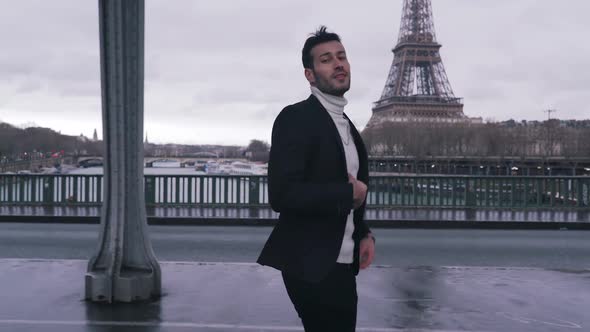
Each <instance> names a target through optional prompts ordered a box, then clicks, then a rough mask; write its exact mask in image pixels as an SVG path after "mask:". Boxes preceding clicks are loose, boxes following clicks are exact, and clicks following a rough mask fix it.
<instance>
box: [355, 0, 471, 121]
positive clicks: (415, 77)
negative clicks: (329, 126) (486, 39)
mask: <svg viewBox="0 0 590 332" xmlns="http://www.w3.org/2000/svg"><path fill="white" fill-rule="evenodd" d="M441 46H442V45H441V44H439V43H438V42H437V41H436V35H435V31H434V21H433V16H432V4H431V1H430V0H404V7H403V13H402V21H401V25H400V32H399V38H398V42H397V45H396V46H395V48H394V49H393V50H392V51H393V54H394V59H393V64H392V65H391V69H390V71H389V76H388V77H387V82H386V83H385V88H384V89H383V93H382V95H381V98H380V99H379V101H377V102H375V104H374V107H373V115H372V117H371V120H370V121H369V124H368V125H367V127H373V126H376V125H379V123H382V122H389V121H394V122H398V121H445V122H446V121H448V122H455V121H465V120H468V118H467V117H466V116H465V115H464V114H463V102H462V99H461V98H457V97H455V95H454V94H453V90H452V88H451V84H450V83H449V80H448V78H447V74H446V72H445V68H444V65H443V62H442V59H441V56H440V52H439V51H440V48H441Z"/></svg>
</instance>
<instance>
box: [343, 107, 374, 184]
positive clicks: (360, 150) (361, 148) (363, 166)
mask: <svg viewBox="0 0 590 332" xmlns="http://www.w3.org/2000/svg"><path fill="white" fill-rule="evenodd" d="M344 116H345V117H346V120H348V123H349V125H350V132H351V134H352V137H353V140H354V145H355V146H356V152H357V154H358V156H359V175H362V176H363V178H361V179H360V180H362V181H363V182H366V181H367V180H368V175H367V178H366V179H364V177H365V175H364V174H365V173H367V172H368V167H369V165H368V162H369V161H368V160H367V150H366V148H365V144H364V143H363V138H362V137H361V135H360V134H359V132H358V131H357V130H356V127H355V126H354V124H353V123H352V121H350V119H349V118H348V116H347V115H346V114H344ZM367 174H368V173H367Z"/></svg>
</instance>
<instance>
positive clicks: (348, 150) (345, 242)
mask: <svg viewBox="0 0 590 332" xmlns="http://www.w3.org/2000/svg"><path fill="white" fill-rule="evenodd" d="M311 93H312V94H313V95H314V96H315V97H316V98H317V99H318V100H319V101H320V103H321V104H322V106H324V108H325V109H326V110H327V111H328V114H330V117H332V120H333V121H334V124H335V125H336V128H338V133H339V134H340V139H341V140H342V146H344V154H345V156H346V169H347V171H348V173H350V174H352V175H353V176H354V177H355V178H356V177H357V176H358V170H359V156H358V152H357V150H356V145H355V144H354V139H353V138H352V133H351V132H350V124H349V122H348V120H347V119H346V118H345V117H344V106H346V104H347V103H348V101H347V100H346V98H344V97H337V96H333V95H329V94H326V93H323V92H322V91H320V90H319V89H318V88H316V87H315V86H312V87H311ZM353 212H354V210H352V209H351V210H350V213H349V214H348V218H347V219H346V228H345V229H344V238H343V239H342V246H341V247H340V255H339V256H338V259H337V260H336V261H337V262H338V263H345V264H349V263H352V262H353V260H354V256H353V251H354V240H353V239H352V233H353V232H354V221H353Z"/></svg>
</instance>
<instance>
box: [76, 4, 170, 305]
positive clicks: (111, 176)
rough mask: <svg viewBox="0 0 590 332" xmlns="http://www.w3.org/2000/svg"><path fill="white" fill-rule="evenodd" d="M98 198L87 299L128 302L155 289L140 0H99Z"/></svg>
mask: <svg viewBox="0 0 590 332" xmlns="http://www.w3.org/2000/svg"><path fill="white" fill-rule="evenodd" d="M99 15H100V19H99V22H100V65H101V81H102V115H103V116H102V119H103V134H104V144H105V156H104V197H103V206H102V214H101V231H100V241H99V246H98V251H97V253H96V254H95V256H94V257H93V258H92V259H91V260H90V261H89V262H88V271H87V274H86V299H87V300H91V301H95V302H109V303H110V302H133V301H138V300H145V299H149V298H153V297H158V296H159V295H160V294H161V272H160V266H159V265H158V262H157V261H156V258H155V256H154V252H153V249H152V246H151V243H150V241H149V238H148V230H147V219H146V212H145V197H144V194H143V142H142V136H143V84H144V61H143V59H144V0H99Z"/></svg>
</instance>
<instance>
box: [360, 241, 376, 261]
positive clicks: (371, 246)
mask: <svg viewBox="0 0 590 332" xmlns="http://www.w3.org/2000/svg"><path fill="white" fill-rule="evenodd" d="M373 258H375V241H374V240H373V235H371V233H369V234H368V235H367V236H366V237H365V238H364V239H362V240H361V244H360V260H361V261H360V268H361V269H366V268H367V267H369V265H371V263H372V262H373Z"/></svg>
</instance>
